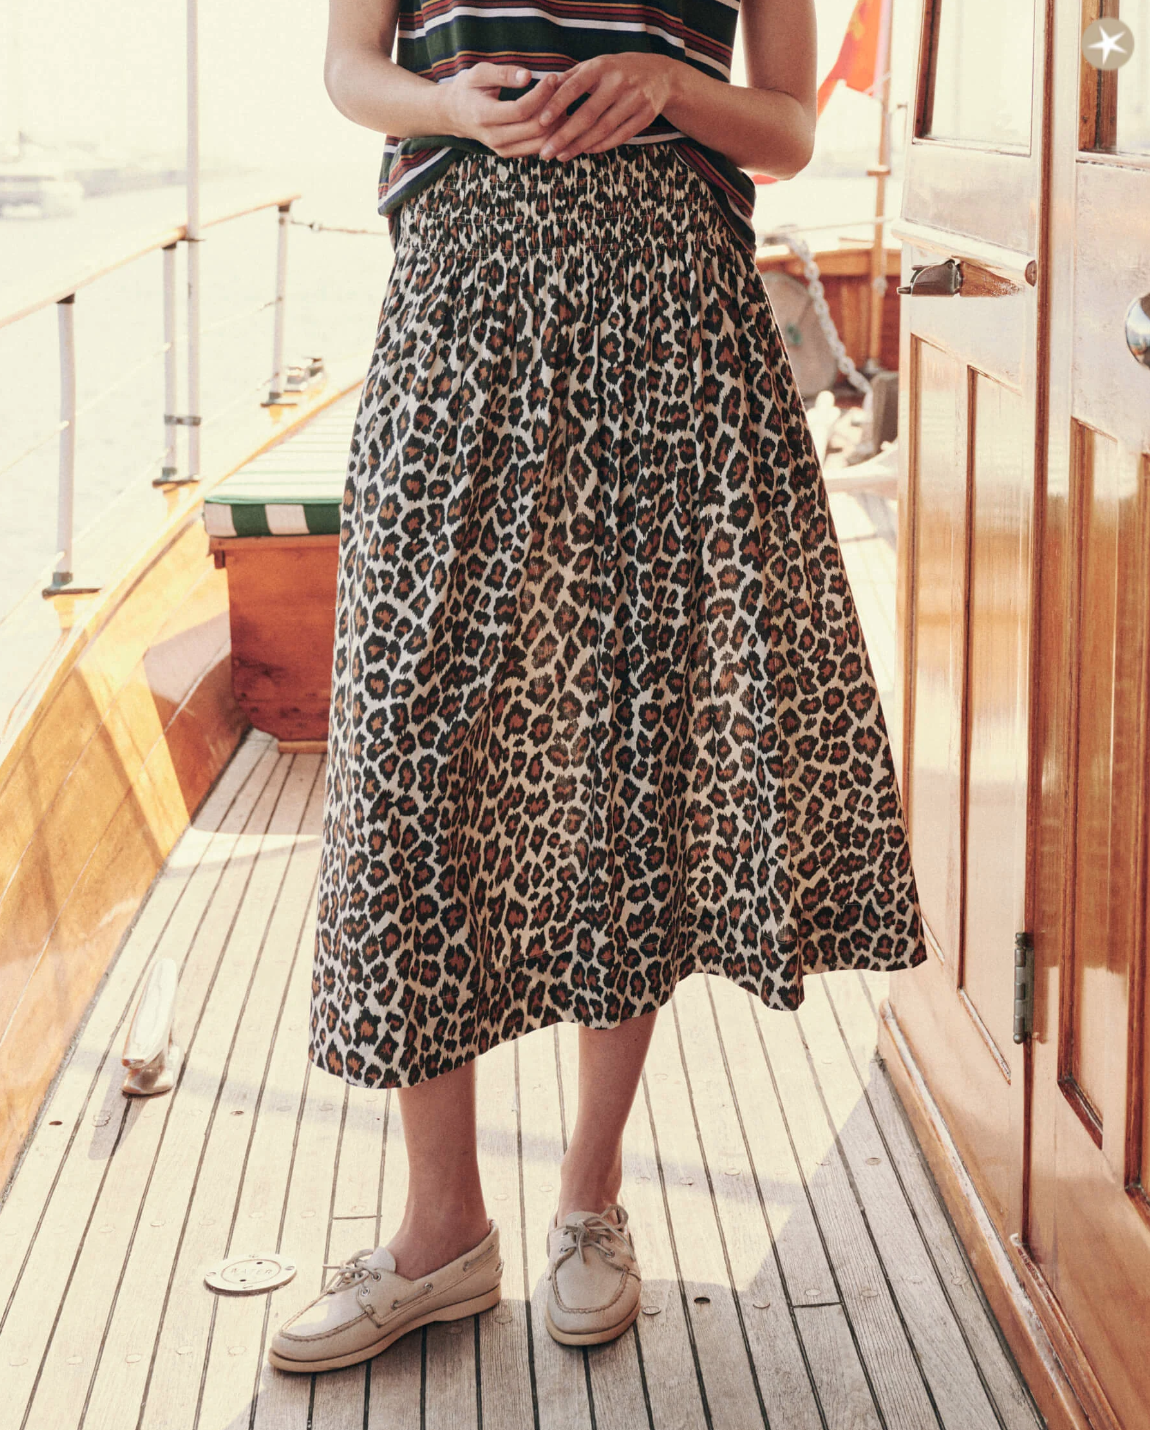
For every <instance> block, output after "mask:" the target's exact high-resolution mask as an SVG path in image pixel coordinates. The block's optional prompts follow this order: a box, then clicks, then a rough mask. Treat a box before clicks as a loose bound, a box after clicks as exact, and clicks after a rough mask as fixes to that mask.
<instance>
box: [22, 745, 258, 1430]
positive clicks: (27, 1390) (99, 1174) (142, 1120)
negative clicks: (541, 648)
mask: <svg viewBox="0 0 1150 1430" xmlns="http://www.w3.org/2000/svg"><path fill="white" fill-rule="evenodd" d="M278 768H279V767H278V764H277V765H276V766H273V768H272V770H271V776H270V778H269V780H268V783H267V784H266V785H265V786H264V788H263V789H262V790H261V791H260V793H259V798H258V799H257V801H256V804H255V808H254V810H253V811H252V813H251V817H250V820H249V824H251V825H254V826H255V827H256V828H257V829H258V828H259V825H260V822H261V821H262V820H266V819H267V818H268V817H269V816H270V813H271V808H272V805H273V803H274V798H275V795H276V794H277V793H278V785H279V784H281V783H282V777H280V776H278ZM238 837H240V836H237V838H238ZM209 872H214V871H209ZM228 872H230V871H229V870H225V872H224V875H223V876H222V880H221V882H223V881H226V880H227V877H228ZM202 883H203V881H199V884H200V886H202ZM214 891H215V885H214V884H213V885H212V887H211V892H213V893H214ZM197 892H199V888H197ZM209 897H210V895H209ZM187 902H188V904H189V908H188V910H187V913H188V916H189V922H191V923H193V925H194V926H195V927H198V926H199V922H200V919H201V918H204V920H205V923H207V921H208V919H210V914H211V910H212V907H213V905H212V904H211V903H209V905H208V908H207V914H206V916H205V914H204V911H203V910H200V909H197V908H196V907H195V902H194V901H191V900H189V901H187ZM178 934H179V925H178V924H177V922H176V921H175V920H173V921H171V922H169V923H168V924H167V926H166V927H165V930H164V937H162V938H161V941H160V943H159V947H158V952H159V954H161V955H162V954H169V953H170V954H171V956H173V957H176V958H177V962H179V961H180V953H179V949H178V946H177V945H178V941H179V939H178ZM184 942H185V949H186V948H187V941H186V938H185V940H184ZM217 954H218V949H217V948H216V946H215V944H214V943H213V941H212V939H211V938H210V937H209V938H205V939H200V940H197V941H196V942H195V943H194V944H193V946H192V948H191V950H190V952H186V954H185V959H184V962H183V967H182V969H181V973H180V988H181V994H182V1000H181V1006H180V1012H181V1014H182V1015H183V1016H182V1017H181V1018H180V1019H179V1021H178V1023H177V1027H178V1028H179V1030H180V1031H179V1032H178V1033H177V1041H178V1042H179V1043H180V1044H181V1046H182V1047H184V1048H185V1055H186V1053H187V1044H188V1042H189V1041H190V1039H189V1037H188V1032H189V1031H190V1029H189V1028H188V1024H189V1023H190V1022H192V1021H193V1019H194V1018H195V1017H196V1015H197V1010H198V1009H199V1008H200V1007H201V1006H202V1000H203V998H204V997H205V996H206V993H207V991H208V989H209V988H210V985H211V979H212V975H213V974H214V972H215V965H216V959H215V955H217ZM133 992H134V990H133ZM120 1011H121V1013H123V1012H124V1011H125V1010H124V1009H121V1010H120ZM117 1031H119V1023H117ZM122 1077H123V1069H122V1068H120V1067H117V1065H116V1062H115V1061H114V1058H113V1057H109V1058H107V1059H106V1064H105V1071H104V1076H103V1077H102V1078H101V1083H102V1085H103V1086H102V1099H101V1106H100V1108H99V1110H97V1111H96V1112H95V1113H93V1114H91V1120H93V1121H94V1123H95V1125H96V1127H97V1129H98V1131H97V1133H96V1135H95V1136H94V1137H93V1138H92V1140H91V1143H90V1144H89V1146H88V1147H87V1148H84V1149H81V1148H79V1147H77V1146H75V1145H74V1146H73V1149H72V1151H73V1155H71V1156H69V1158H68V1159H67V1161H66V1162H65V1165H64V1168H63V1169H62V1170H63V1175H62V1176H61V1178H60V1180H59V1182H58V1183H57V1184H56V1185H55V1186H54V1187H53V1193H54V1195H53V1196H52V1197H51V1200H50V1201H49V1202H48V1204H47V1206H46V1208H45V1211H46V1216H45V1220H44V1222H43V1223H42V1224H41V1225H39V1226H38V1227H37V1228H36V1231H37V1235H36V1239H35V1242H34V1245H33V1247H32V1251H31V1255H30V1257H29V1260H28V1263H27V1264H26V1265H25V1266H24V1267H23V1268H22V1273H23V1274H22V1276H21V1279H20V1282H19V1284H18V1285H17V1286H16V1288H15V1290H14V1293H13V1298H12V1300H11V1301H10V1303H9V1305H8V1307H6V1313H7V1314H6V1317H5V1323H4V1327H3V1330H2V1331H0V1356H3V1357H4V1358H5V1359H6V1360H7V1362H8V1371H9V1373H8V1374H7V1375H6V1377H5V1392H6V1395H7V1398H8V1401H9V1403H10V1404H11V1403H17V1404H23V1403H25V1402H27V1401H29V1400H31V1398H32V1396H33V1395H34V1394H36V1393H38V1391H39V1389H40V1387H41V1385H42V1384H43V1382H42V1377H41V1374H40V1372H41V1367H42V1364H43V1361H44V1358H45V1357H46V1356H47V1354H48V1352H49V1350H50V1348H51V1345H52V1341H53V1339H54V1333H55V1330H56V1326H57V1323H58V1321H60V1320H61V1318H62V1317H63V1313H64V1311H65V1307H66V1303H67V1298H68V1294H69V1292H70V1289H71V1286H72V1284H73V1279H74V1272H75V1269H76V1267H77V1263H78V1262H79V1260H80V1257H81V1254H82V1252H83V1251H84V1248H85V1244H86V1242H87V1235H88V1231H89V1229H90V1228H92V1229H93V1230H94V1234H95V1235H96V1236H98V1237H103V1236H105V1235H107V1236H110V1237H111V1239H112V1241H113V1243H114V1244H117V1245H122V1244H123V1242H124V1240H125V1239H126V1237H127V1236H128V1235H129V1234H130V1231H131V1228H132V1223H133V1220H134V1213H133V1212H132V1211H131V1209H130V1207H125V1206H123V1205H116V1204H112V1205H108V1204H107V1203H106V1202H105V1201H104V1199H103V1191H104V1185H105V1182H106V1181H107V1180H108V1178H109V1177H111V1178H112V1179H113V1182H114V1181H115V1178H116V1173H115V1167H116V1163H117V1158H118V1156H119V1154H120V1153H121V1150H123V1152H124V1156H125V1157H130V1156H132V1154H133V1153H134V1151H135V1149H136V1147H137V1146H138V1145H139V1144H140V1143H141V1142H144V1143H145V1144H146V1143H147V1142H148V1140H149V1139H150V1138H151V1137H152V1136H154V1132H155V1127H156V1123H157V1122H158V1120H160V1119H162V1118H163V1116H164V1114H165V1112H167V1111H169V1110H170V1105H171V1100H172V1097H173V1096H174V1095H175V1093H176V1092H177V1091H178V1085H177V1089H175V1090H173V1094H170V1095H168V1096H166V1097H160V1098H158V1099H156V1098H151V1099H148V1098H145V1099H138V1098H124V1097H123V1096H122V1094H121V1093H120V1091H119V1083H120V1081H121V1080H122ZM52 1101H54V1099H53V1100H52ZM164 1102H168V1103H169V1107H167V1108H165V1107H163V1106H161V1104H162V1103H164ZM51 1105H52V1104H51V1102H50V1103H49V1107H51ZM49 1115H50V1116H51V1114H49ZM105 1119H106V1120H105ZM78 1130H79V1129H78V1128H77V1131H78ZM77 1140H78V1139H77ZM104 1227H107V1228H109V1229H110V1230H109V1231H108V1232H104V1231H103V1228H104ZM98 1254H99V1252H97V1255H98ZM113 1256H114V1252H112V1251H109V1253H108V1255H107V1256H106V1257H105V1263H106V1264H105V1275H107V1274H108V1270H109V1267H108V1265H107V1263H108V1262H109V1261H111V1260H112V1257H113ZM113 1284H114V1283H113ZM45 1285H51V1286H53V1287H54V1288H55V1294H56V1300H57V1303H58V1304H57V1305H56V1306H55V1307H54V1310H53V1313H52V1314H51V1315H45V1314H44V1313H43V1308H42V1299H43V1293H42V1288H43V1287H44V1286H45ZM63 1319H64V1325H65V1327H66V1328H67V1327H68V1325H69V1320H68V1318H66V1317H64V1318H63ZM84 1343H85V1349H86V1351H87V1354H85V1349H81V1350H79V1351H77V1352H73V1351H71V1349H70V1348H69V1354H80V1355H81V1356H82V1360H81V1363H80V1365H79V1366H78V1367H75V1368H73V1370H74V1373H75V1374H76V1375H77V1378H80V1376H81V1375H82V1376H84V1378H85V1379H87V1378H89V1377H90V1376H91V1374H92V1369H93V1366H92V1360H93V1346H92V1337H91V1327H90V1326H89V1327H87V1328H86V1334H85V1336H84ZM102 1349H103V1347H102V1346H97V1347H96V1348H95V1351H96V1353H99V1352H100V1351H102ZM135 1350H136V1348H135V1347H133V1346H123V1345H121V1346H120V1347H119V1348H118V1351H119V1354H120V1356H121V1357H123V1356H125V1355H129V1354H134V1353H135ZM12 1370H16V1371H17V1372H18V1373H17V1374H11V1371H12ZM48 1393H50V1391H49V1392H48Z"/></svg>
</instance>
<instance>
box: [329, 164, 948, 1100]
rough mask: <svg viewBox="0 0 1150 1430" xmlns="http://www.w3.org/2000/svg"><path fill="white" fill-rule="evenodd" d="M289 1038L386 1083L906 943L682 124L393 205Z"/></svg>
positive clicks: (797, 416) (896, 836)
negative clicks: (571, 1027) (694, 990)
mask: <svg viewBox="0 0 1150 1430" xmlns="http://www.w3.org/2000/svg"><path fill="white" fill-rule="evenodd" d="M325 781H326V783H325V804H324V816H323V835H322V848H321V853H320V872H319V885H318V896H317V922H316V941H315V948H314V970H313V979H312V985H311V1010H310V1011H311V1020H310V1042H309V1057H310V1060H311V1061H312V1062H313V1063H314V1064H316V1065H317V1066H318V1067H322V1068H325V1069H327V1070H328V1071H330V1072H332V1073H335V1074H337V1075H338V1076H339V1077H341V1078H343V1079H344V1080H345V1081H346V1082H349V1083H351V1084H353V1085H356V1086H363V1087H376V1086H399V1087H406V1086H411V1085H413V1084H415V1083H418V1082H420V1081H422V1080H424V1079H426V1078H430V1077H435V1076H437V1075H438V1074H440V1073H443V1072H447V1071H449V1070H451V1069H454V1068H458V1067H460V1066H462V1065H463V1064H465V1063H467V1062H469V1061H470V1060H471V1059H473V1058H475V1057H476V1056H477V1055H478V1054H480V1053H482V1052H483V1051H484V1050H486V1049H487V1048H490V1047H492V1046H494V1045H496V1044H498V1043H501V1042H504V1041H506V1040H508V1039H511V1038H515V1037H518V1036H520V1035H521V1034H523V1033H526V1032H528V1031H530V1030H532V1029H535V1028H540V1027H543V1026H546V1025H548V1024H551V1023H554V1022H556V1021H559V1020H564V1021H568V1022H577V1023H580V1024H583V1025H584V1026H586V1027H589V1028H608V1027H613V1026H615V1025H616V1024H619V1023H621V1022H623V1021H624V1020H626V1019H628V1018H632V1017H635V1016H637V1015H639V1014H643V1013H646V1012H649V1011H651V1010H654V1009H656V1008H658V1007H660V1006H661V1005H662V1004H663V1003H665V1002H666V1001H667V999H668V998H670V996H671V994H672V992H673V991H674V989H675V986H676V984H677V983H678V981H679V980H680V979H681V978H684V977H686V976H687V975H689V974H691V973H694V972H708V973H714V974H721V975H723V976H724V977H726V978H728V979H730V980H732V981H733V982H734V983H736V984H738V985H739V986H740V987H742V988H746V989H748V990H749V991H750V992H751V993H753V994H754V995H755V996H756V997H758V998H760V999H761V1000H762V1001H763V1002H764V1003H765V1004H766V1005H767V1006H768V1007H769V1008H772V1009H779V1010H793V1009H795V1008H797V1007H798V1006H799V1004H800V1003H801V1002H802V1000H803V997H804V988H803V979H804V976H807V975H811V974H816V973H825V972H830V971H833V970H839V969H848V968H853V969H859V968H865V969H877V970H882V969H885V970H892V969H898V968H907V967H912V966H914V965H917V964H919V963H922V962H923V961H924V960H925V958H926V949H925V945H924V943H923V936H922V919H921V913H920V908H919V903H918V895H917V890H916V886H915V879H914V873H913V869H912V865H911V858H910V850H909V845H908V840H907V831H906V826H905V823H904V816H903V810H902V805H901V801H900V796H899V790H898V786H897V784H896V781H895V770H894V763H893V760H892V756H891V750H890V745H889V742H888V737H887V730H886V726H885V724H884V721H883V714H882V710H881V707H880V704H879V698H878V692H877V689H876V685H875V678H874V674H873V672H872V668H871V663H870V660H869V657H868V654H867V650H866V646H865V643H864V640H863V635H862V631H861V629H860V626H859V620H858V614H857V611H856V609H855V605H854V601H853V600H852V597H851V590H850V585H849V582H848V580H847V576H846V572H845V570H844V568H843V560H842V555H841V552H840V549H839V544H838V539H837V536H836V533H835V528H834V523H833V521H832V520H831V513H830V509H829V506H828V502H827V494H826V489H825V487H824V485H823V480H822V475H821V470H820V466H819V461H818V458H817V455H816V451H815V448H814V445H813V442H812V438H811V433H810V429H809V427H808V424H807V419H806V413H805V409H804V407H803V403H802V400H801V398H800V396H799V393H798V391H797V388H796V386H795V380H794V376H793V374H792V370H791V367H790V363H789V361H788V357H787V353H786V349H785V348H784V345H783V343H782V340H781V338H780V333H779V328H778V325H777V323H776V320H775V317H774V314H773V312H772V309H771V305H770V301H769V298H768V295H767V291H766V288H765V286H764V284H763V281H762V277H761V275H760V274H759V272H758V270H757V269H756V267H755V262H754V255H753V254H752V253H751V252H750V250H749V249H748V248H747V247H746V246H745V245H744V244H743V243H742V242H741V241H740V240H739V238H738V237H737V235H736V234H735V232H734V230H733V229H732V228H731V226H730V224H729V223H728V221H727V219H726V218H725V216H724V214H723V212H722V209H721V207H720V200H719V198H718V197H717V195H716V194H715V193H714V192H713V191H712V190H711V188H710V187H709V185H708V184H707V182H706V181H705V180H704V179H703V177H702V176H701V175H700V174H699V173H698V172H697V171H696V170H694V169H693V168H691V167H690V166H689V165H688V164H687V163H686V161H685V160H684V159H683V158H682V157H681V156H680V155H679V154H678V152H677V150H676V149H675V147H674V145H673V144H670V143H658V144H629V145H622V146H619V147H617V148H614V149H611V150H608V151H605V152H603V153H596V154H582V155H577V156H576V157H574V158H573V159H571V160H568V161H566V162H564V163H560V162H557V161H548V160H542V159H540V158H539V157H538V155H531V156H525V157H520V158H502V157H499V156H497V155H495V154H493V153H489V152H483V153H478V152H477V153H471V152H465V153H463V154H462V155H461V156H460V157H459V158H458V159H457V160H456V161H455V162H454V164H453V165H452V166H451V167H450V168H449V169H448V170H447V171H446V172H445V173H444V174H442V175H440V176H439V177H438V178H437V179H435V180H434V181H433V182H432V183H431V184H430V185H429V186H428V187H427V188H425V189H424V190H422V191H421V192H419V193H417V194H415V195H413V196H412V197H411V198H410V199H408V200H407V201H406V202H405V203H404V205H403V206H402V208H401V209H400V219H399V234H398V237H397V241H396V250H395V261H394V265H393V267H392V270H391V273H390V276H389V279H388V283H387V286H386V291H385V294H384V298H383V306H382V310H381V312H380V317H379V323H378V330H377V333H376V340H375V347H374V352H373V354H372V357H371V360H370V364H369V369H368V373H367V376H366V379H365V381H364V385H363V389H362V393H361V397H360V402H359V408H358V412H357V416H356V419H355V426H354V432H353V436H352V440H351V449H350V454H349V460H348V468H347V478H346V485H345V490H344V497H343V508H342V526H341V532H340V558H339V576H338V593H337V606H336V634H335V657H334V667H333V677H332V698H331V715H330V732H329V740H328V762H327V768H326V775H325Z"/></svg>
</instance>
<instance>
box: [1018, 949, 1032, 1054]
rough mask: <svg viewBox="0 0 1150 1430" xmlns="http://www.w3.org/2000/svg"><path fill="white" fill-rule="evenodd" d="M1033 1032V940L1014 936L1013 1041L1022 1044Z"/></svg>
mask: <svg viewBox="0 0 1150 1430" xmlns="http://www.w3.org/2000/svg"><path fill="white" fill-rule="evenodd" d="M1033 1031H1034V940H1033V939H1032V938H1031V936H1030V935H1029V934H1028V933H1025V932H1023V933H1016V934H1015V935H1014V1041H1015V1042H1016V1043H1024V1042H1025V1041H1026V1040H1027V1038H1029V1037H1030V1035H1031V1033H1032V1032H1033Z"/></svg>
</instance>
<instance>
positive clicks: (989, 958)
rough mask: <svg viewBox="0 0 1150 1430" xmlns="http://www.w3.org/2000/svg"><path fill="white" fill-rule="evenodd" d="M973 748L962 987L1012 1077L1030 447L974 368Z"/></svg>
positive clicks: (1019, 417) (1021, 901) (1003, 394)
mask: <svg viewBox="0 0 1150 1430" xmlns="http://www.w3.org/2000/svg"><path fill="white" fill-rule="evenodd" d="M973 409H974V410H973V415H972V431H973V454H972V457H973V461H972V468H973V470H972V478H973V480H972V483H971V543H970V654H969V661H968V680H969V695H968V702H969V717H968V718H969V726H970V736H969V753H968V756H967V802H966V887H967V889H968V890H969V891H970V893H969V895H968V898H967V904H966V920H965V931H964V938H963V945H962V946H963V966H962V975H961V988H962V991H963V994H964V996H965V998H966V999H967V1000H968V1001H969V1004H970V1012H971V1016H972V1017H975V1018H977V1019H978V1021H979V1023H980V1024H981V1027H982V1030H983V1035H984V1037H985V1038H986V1040H987V1043H988V1046H989V1048H990V1050H991V1052H992V1053H993V1054H994V1056H995V1057H996V1058H997V1059H998V1061H999V1063H1000V1065H1001V1066H1002V1068H1003V1070H1004V1072H1005V1073H1006V1074H1007V1075H1009V1068H1010V1055H1011V1052H1012V1041H1013V1031H1014V1020H1013V1008H1014V967H1013V962H1012V960H1011V959H1008V958H1006V957H1004V956H1003V950H1004V946H1005V944H1004V933H1006V932H1009V931H1011V930H1015V929H1020V928H1023V927H1024V926H1025V919H1026V909H1025V889H1026V803H1027V801H1026V794H1027V780H1026V775H1027V770H1026V763H1027V749H1028V743H1027V729H1026V720H1027V711H1028V701H1027V689H1026V682H1027V675H1028V671H1029V662H1028V648H1029V643H1030V581H1031V571H1030V551H1031V539H1032V532H1031V505H1032V497H1033V471H1034V468H1033V463H1034V452H1033V448H1032V447H1031V446H1029V445H1028V442H1027V438H1028V437H1029V436H1030V434H1031V433H1032V430H1033V425H1032V423H1031V422H1030V421H1028V420H1027V416H1026V412H1025V408H1024V405H1023V398H1022V395H1021V393H1019V392H1017V391H1015V390H1014V389H1012V388H1009V387H1006V386H1004V385H1003V384H1002V383H1000V382H995V381H993V380H992V379H991V378H989V377H987V376H985V374H983V373H979V372H976V373H975V374H974V378H973Z"/></svg>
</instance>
